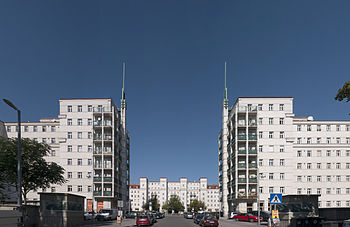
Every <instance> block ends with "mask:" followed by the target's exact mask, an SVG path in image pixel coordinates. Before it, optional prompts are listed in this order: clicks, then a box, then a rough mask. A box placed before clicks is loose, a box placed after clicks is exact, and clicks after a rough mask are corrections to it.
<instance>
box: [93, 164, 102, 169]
mask: <svg viewBox="0 0 350 227" xmlns="http://www.w3.org/2000/svg"><path fill="white" fill-rule="evenodd" d="M94 168H95V169H102V164H95V165H94Z"/></svg>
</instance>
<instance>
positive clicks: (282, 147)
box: [280, 145, 284, 153]
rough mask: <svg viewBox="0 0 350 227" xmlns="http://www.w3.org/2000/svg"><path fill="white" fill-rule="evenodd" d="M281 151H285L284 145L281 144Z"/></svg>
mask: <svg viewBox="0 0 350 227" xmlns="http://www.w3.org/2000/svg"><path fill="white" fill-rule="evenodd" d="M280 152H281V153H283V152H284V145H281V146H280Z"/></svg>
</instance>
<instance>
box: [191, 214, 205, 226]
mask: <svg viewBox="0 0 350 227" xmlns="http://www.w3.org/2000/svg"><path fill="white" fill-rule="evenodd" d="M203 217H204V214H199V213H197V214H196V215H195V216H194V218H193V222H194V223H196V224H199V223H200V222H201V220H202V218H203Z"/></svg>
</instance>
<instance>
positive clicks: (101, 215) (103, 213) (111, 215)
mask: <svg viewBox="0 0 350 227" xmlns="http://www.w3.org/2000/svg"><path fill="white" fill-rule="evenodd" d="M117 217H118V210H117V209H101V210H100V212H98V213H97V215H96V219H97V220H114V219H117Z"/></svg>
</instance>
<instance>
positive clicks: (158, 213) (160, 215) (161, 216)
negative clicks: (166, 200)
mask: <svg viewBox="0 0 350 227" xmlns="http://www.w3.org/2000/svg"><path fill="white" fill-rule="evenodd" d="M155 217H156V219H161V218H163V217H164V216H163V214H162V213H160V212H156V213H155Z"/></svg>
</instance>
